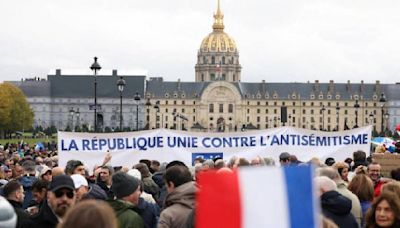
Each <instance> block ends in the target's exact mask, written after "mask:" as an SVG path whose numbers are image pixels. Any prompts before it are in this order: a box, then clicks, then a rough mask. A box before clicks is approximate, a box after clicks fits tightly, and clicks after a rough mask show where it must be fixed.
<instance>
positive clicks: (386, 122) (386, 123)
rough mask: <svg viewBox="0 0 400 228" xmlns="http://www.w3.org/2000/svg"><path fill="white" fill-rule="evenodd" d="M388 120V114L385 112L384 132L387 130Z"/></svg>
mask: <svg viewBox="0 0 400 228" xmlns="http://www.w3.org/2000/svg"><path fill="white" fill-rule="evenodd" d="M388 120H389V113H388V112H387V113H385V127H386V129H385V132H386V131H387V130H388V129H389V128H388V122H389V121H388Z"/></svg>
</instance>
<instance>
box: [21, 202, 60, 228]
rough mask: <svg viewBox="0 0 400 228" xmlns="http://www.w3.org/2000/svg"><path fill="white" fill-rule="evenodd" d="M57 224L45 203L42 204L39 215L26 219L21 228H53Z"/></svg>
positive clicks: (55, 218) (54, 216)
mask: <svg viewBox="0 0 400 228" xmlns="http://www.w3.org/2000/svg"><path fill="white" fill-rule="evenodd" d="M57 224H58V219H57V217H56V215H55V214H54V213H53V211H52V210H51V209H50V207H49V205H48V204H47V202H43V206H42V208H41V209H40V211H39V213H37V214H36V215H34V216H33V217H31V218H30V219H27V220H26V221H25V222H24V224H23V225H22V227H24V228H36V227H38V228H54V227H56V226H57Z"/></svg>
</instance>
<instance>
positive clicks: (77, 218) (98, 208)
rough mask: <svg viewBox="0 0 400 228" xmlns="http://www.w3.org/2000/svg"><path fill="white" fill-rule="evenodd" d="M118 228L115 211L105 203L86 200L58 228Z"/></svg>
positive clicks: (68, 213) (68, 214) (70, 212)
mask: <svg viewBox="0 0 400 228" xmlns="http://www.w3.org/2000/svg"><path fill="white" fill-rule="evenodd" d="M76 175H79V174H76ZM71 227H73V228H87V227H91V228H118V222H117V218H116V216H115V213H114V211H113V209H112V208H111V207H110V206H109V205H108V204H107V203H105V202H101V201H94V200H85V201H83V202H80V203H78V204H77V205H76V206H75V207H74V209H73V210H69V211H68V212H67V214H66V215H65V218H64V221H63V222H62V223H60V224H58V225H57V228H71Z"/></svg>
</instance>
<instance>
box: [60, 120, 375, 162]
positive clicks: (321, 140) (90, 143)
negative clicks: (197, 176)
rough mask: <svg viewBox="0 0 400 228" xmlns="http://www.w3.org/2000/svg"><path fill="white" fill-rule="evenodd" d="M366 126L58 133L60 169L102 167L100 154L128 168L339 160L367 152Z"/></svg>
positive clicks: (369, 128) (368, 130)
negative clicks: (70, 164)
mask: <svg viewBox="0 0 400 228" xmlns="http://www.w3.org/2000/svg"><path fill="white" fill-rule="evenodd" d="M370 143H371V126H367V127H362V128H356V129H352V130H348V131H341V132H319V131H311V130H306V129H300V128H293V127H280V128H274V129H266V130H256V131H248V132H229V133H210V132H208V133H201V132H187V131H175V130H167V129H156V130H148V131H139V132H118V133H79V132H62V131H60V132H58V152H59V164H60V166H65V164H66V162H67V161H68V160H70V159H79V160H81V161H83V162H84V163H85V164H86V165H87V166H88V167H93V166H94V165H95V164H101V162H102V160H103V158H104V156H105V153H106V152H107V151H110V153H111V154H112V156H113V158H112V161H111V163H112V165H114V166H128V167H132V165H133V164H135V163H137V162H138V161H139V160H140V159H156V160H158V161H161V162H163V161H166V162H169V161H172V160H181V161H183V162H185V163H186V164H188V165H190V164H192V162H193V160H194V159H195V158H196V157H203V158H210V159H212V158H215V157H221V156H222V158H223V159H225V160H227V159H229V158H230V157H232V156H239V157H244V158H247V159H251V158H254V157H256V156H261V157H271V158H273V159H275V160H277V159H278V157H279V154H280V153H282V152H289V153H290V154H294V155H296V156H297V158H298V159H299V160H301V161H308V160H310V159H311V158H313V157H317V158H320V159H325V158H326V157H333V158H335V159H336V160H343V159H345V158H347V157H352V153H353V152H354V151H356V150H363V151H366V152H368V151H369V148H370Z"/></svg>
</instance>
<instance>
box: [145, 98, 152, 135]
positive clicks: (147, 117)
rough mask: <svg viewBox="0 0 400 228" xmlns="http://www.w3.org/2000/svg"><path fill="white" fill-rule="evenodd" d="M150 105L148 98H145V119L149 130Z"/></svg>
mask: <svg viewBox="0 0 400 228" xmlns="http://www.w3.org/2000/svg"><path fill="white" fill-rule="evenodd" d="M150 107H151V102H150V98H147V101H146V112H147V116H146V120H147V130H149V129H150Z"/></svg>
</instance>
